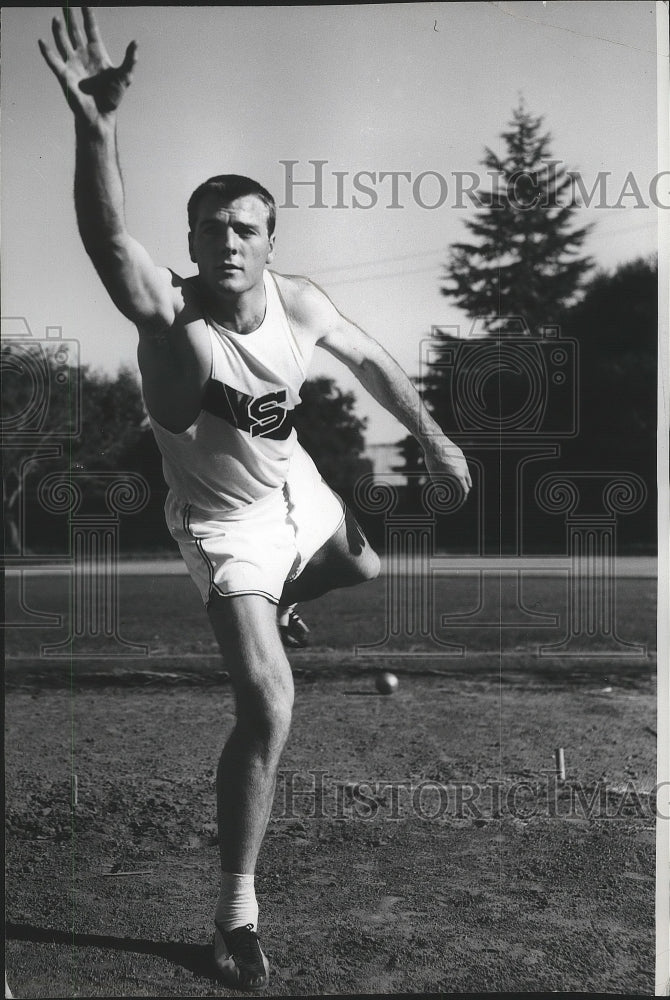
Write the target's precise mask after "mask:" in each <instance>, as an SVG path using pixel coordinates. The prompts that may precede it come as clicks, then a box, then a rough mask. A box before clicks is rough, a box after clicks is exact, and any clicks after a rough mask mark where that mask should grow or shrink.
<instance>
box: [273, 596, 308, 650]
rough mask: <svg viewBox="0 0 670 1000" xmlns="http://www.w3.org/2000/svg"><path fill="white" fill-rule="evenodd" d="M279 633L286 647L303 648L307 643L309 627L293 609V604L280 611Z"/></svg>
mask: <svg viewBox="0 0 670 1000" xmlns="http://www.w3.org/2000/svg"><path fill="white" fill-rule="evenodd" d="M279 634H280V635H281V641H282V642H283V643H284V645H285V646H286V647H287V648H288V649H304V648H305V646H308V645H309V629H308V628H307V626H306V625H305V623H304V621H303V620H302V618H301V617H300V615H299V614H298V612H297V611H296V610H295V605H293V606H292V607H290V608H284V609H283V611H282V612H280V615H279Z"/></svg>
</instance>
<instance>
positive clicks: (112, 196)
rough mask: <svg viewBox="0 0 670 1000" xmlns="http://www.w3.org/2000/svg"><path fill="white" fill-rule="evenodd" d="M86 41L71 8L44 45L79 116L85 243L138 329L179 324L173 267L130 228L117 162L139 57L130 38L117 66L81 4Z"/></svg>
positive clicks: (79, 198) (79, 200)
mask: <svg viewBox="0 0 670 1000" xmlns="http://www.w3.org/2000/svg"><path fill="white" fill-rule="evenodd" d="M82 15H83V26H84V33H85V39H84V37H83V36H82V34H81V31H80V29H79V27H78V25H77V23H76V20H75V19H74V17H73V15H72V13H71V11H70V9H69V8H65V15H64V16H65V25H63V23H62V22H61V21H60V20H59V19H58V18H54V20H53V22H52V28H53V36H54V43H55V50H54V49H53V48H50V47H49V46H47V45H46V44H45V43H44V42H42V41H40V43H39V45H40V50H41V52H42V55H43V56H44V59H45V60H46V62H47V64H48V65H49V67H50V68H51V70H52V71H53V73H54V74H55V76H56V77H57V79H58V81H59V83H60V85H61V88H62V89H63V93H64V94H65V98H66V100H67V103H68V105H69V107H70V109H71V110H72V112H73V114H74V120H75V136H76V165H75V208H76V212H77V223H78V226H79V232H80V234H81V238H82V241H83V243H84V247H85V249H86V252H87V253H88V255H89V257H90V258H91V260H92V262H93V265H94V267H95V269H96V271H97V272H98V274H99V276H100V278H101V280H102V282H103V284H104V285H105V288H106V289H107V291H108V292H109V294H110V296H111V298H112V300H113V302H114V303H115V305H116V306H117V307H118V308H119V309H120V310H121V312H122V313H123V314H124V315H125V316H127V317H128V319H130V320H132V321H133V322H134V323H136V324H137V325H138V326H139V327H140V328H142V327H144V328H152V327H154V328H159V327H165V326H166V325H170V324H171V323H172V322H173V321H174V317H175V308H176V298H175V294H174V291H173V288H172V283H171V275H170V272H169V271H168V270H167V269H165V268H159V267H157V266H156V265H155V264H154V262H153V261H152V260H151V258H150V256H149V254H148V253H147V251H146V250H145V249H144V247H142V246H141V245H140V244H139V243H138V242H137V240H135V239H133V237H132V236H130V234H129V233H128V230H127V228H126V221H125V207H124V193H123V181H122V178H121V170H120V167H119V159H118V149H117V138H116V115H117V109H118V106H119V104H120V103H121V100H122V98H123V95H124V93H125V91H126V90H127V88H128V86H129V85H130V81H131V77H132V73H133V69H134V66H135V59H136V48H137V47H136V45H135V42H131V43H130V44H129V46H128V48H127V50H126V54H125V57H124V60H123V62H122V63H121V65H120V66H118V67H114V66H112V64H111V61H110V59H109V56H108V55H107V52H106V50H105V47H104V44H103V42H102V39H101V37H100V33H99V31H98V26H97V24H96V21H95V17H94V15H93V13H92V11H91V10H90V9H89V8H88V7H83V8H82Z"/></svg>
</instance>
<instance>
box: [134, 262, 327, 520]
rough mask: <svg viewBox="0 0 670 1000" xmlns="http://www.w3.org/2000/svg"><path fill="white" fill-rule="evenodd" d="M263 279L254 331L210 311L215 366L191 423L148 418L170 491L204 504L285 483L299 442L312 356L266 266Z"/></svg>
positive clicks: (231, 501)
mask: <svg viewBox="0 0 670 1000" xmlns="http://www.w3.org/2000/svg"><path fill="white" fill-rule="evenodd" d="M264 283H265V295H266V309H265V316H264V318H263V322H262V323H261V325H260V326H259V327H258V328H257V329H256V330H253V331H252V332H251V333H246V334H241V333H235V332H234V331H232V330H227V329H226V328H225V327H222V326H220V325H219V324H218V323H216V322H215V321H214V320H213V319H212V318H211V317H210V316H207V315H205V322H206V324H207V328H208V331H209V335H210V339H211V343H212V370H211V374H210V377H209V380H208V382H207V385H206V386H205V389H204V393H203V399H202V409H201V411H200V413H199V415H198V417H197V418H196V420H195V421H194V422H193V423H192V424H191V426H190V427H189V428H188V429H187V430H185V431H183V432H182V433H181V434H173V433H172V432H171V431H168V430H166V429H165V428H164V427H162V426H161V425H160V424H158V423H156V421H155V420H153V419H151V417H150V418H149V419H150V422H151V427H152V429H153V432H154V435H155V437H156V441H157V443H158V447H159V448H160V450H161V454H162V456H163V474H164V476H165V481H166V482H167V484H168V486H169V487H170V490H171V491H172V493H173V495H174V496H175V497H176V498H177V499H178V500H181V501H183V502H184V503H190V504H193V505H194V506H195V507H198V508H200V509H201V510H203V511H208V512H221V513H225V511H227V510H239V509H240V508H243V507H245V506H246V505H248V504H250V503H255V502H256V501H259V500H262V499H264V498H265V497H267V496H269V495H270V494H273V493H274V492H275V491H276V490H277V489H281V488H282V487H283V485H284V483H285V482H286V477H287V473H288V463H289V459H290V457H291V453H292V451H293V449H294V447H295V445H296V441H297V436H296V432H295V429H294V427H293V409H294V407H296V406H297V405H298V404H299V403H300V387H301V386H302V384H303V382H304V381H305V378H306V370H307V365H308V364H309V360H310V359H309V356H305V353H304V350H303V351H301V349H300V346H299V345H298V342H297V340H296V338H295V335H294V333H293V331H292V330H291V327H290V324H289V321H288V319H287V316H286V313H285V311H284V306H283V304H282V301H281V299H280V297H279V292H278V290H277V285H276V283H275V280H274V278H273V277H272V276H271V274H270V272H269V271H265V272H264ZM309 346H310V345H309V344H308V343H307V342H306V343H305V350H309Z"/></svg>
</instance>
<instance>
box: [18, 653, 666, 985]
mask: <svg viewBox="0 0 670 1000" xmlns="http://www.w3.org/2000/svg"><path fill="white" fill-rule="evenodd" d="M293 660H294V663H295V664H296V709H295V722H294V728H293V731H292V736H291V739H290V742H289V745H288V747H287V750H286V752H285V756H284V758H283V761H282V771H281V773H280V776H279V780H278V784H277V795H276V800H275V806H274V811H273V817H272V820H271V822H270V827H269V830H268V835H267V837H266V840H265V843H264V846H263V849H262V853H261V858H260V862H259V868H258V873H257V891H258V895H259V900H260V904H261V921H260V932H261V939H262V942H263V944H264V948H265V950H266V952H267V953H268V955H269V957H270V961H271V968H272V971H271V983H270V987H269V990H268V993H269V995H277V996H288V995H325V994H347V993H359V994H361V993H362V994H373V993H377V994H392V993H458V992H503V991H505V992H508V991H509V992H531V991H550V990H554V991H561V992H563V991H581V992H602V993H622V994H623V993H627V994H652V993H653V970H654V850H655V848H654V837H655V834H654V824H655V817H654V802H653V795H652V796H650V794H649V793H650V792H651V791H652V788H653V784H654V780H655V777H654V775H655V725H656V723H655V697H654V692H653V685H652V677H651V671H650V670H649V669H648V667H645V669H643V670H640V669H639V667H638V668H636V671H633V672H630V673H629V674H626V672H625V671H623V672H622V674H621V682H620V683H619V682H617V678H616V677H614V679H612V678H611V677H610V678H609V679H606V680H605V681H604V680H603V678H602V677H600V676H599V675H598V672H597V671H596V672H595V673H594V672H592V673H591V675H590V676H587V675H580V676H579V677H577V676H576V675H575V676H571V675H570V674H569V673H568V675H567V682H566V676H564V677H563V680H562V682H561V683H560V684H559V683H558V682H551V680H548V679H547V677H546V676H544V677H538V676H536V677H533V676H529V675H527V674H526V675H524V674H523V673H514V672H510V671H505V672H504V679H501V678H500V677H498V678H497V680H496V676H495V672H493V673H492V674H489V675H488V676H484V675H482V676H478V675H477V672H476V671H473V672H472V674H471V676H463V675H462V674H461V675H458V673H453V674H450V673H449V672H446V673H444V674H442V675H439V674H437V673H436V672H435V671H433V672H432V673H431V672H428V671H427V672H425V673H423V674H422V673H421V671H420V669H419V666H420V665H417V664H415V665H414V666H413V671H412V673H411V674H409V673H407V674H405V673H403V672H402V671H399V673H400V688H399V690H398V692H397V693H396V694H395V695H393V696H391V697H384V696H382V695H378V694H377V693H376V692H375V689H374V684H373V674H372V672H371V669H369V668H365V669H363V668H362V667H361V666H360V664H359V665H358V667H353V666H352V667H351V669H350V670H349V671H348V672H347V671H342V670H340V671H330V670H325V671H323V672H321V673H320V672H319V671H318V670H314V671H310V670H301V669H300V666H301V664H303V665H304V664H305V663H307V662H308V654H307V653H300V654H296V655H295V656H294V658H293ZM487 673H489V671H488V669H487ZM231 721H232V701H231V693H230V688H229V687H228V686H227V684H226V683H225V682H224V681H222V680H221V679H220V678H219V679H216V678H213V677H212V676H211V675H209V676H208V675H206V674H205V673H202V674H198V672H197V671H196V672H191V673H189V674H188V675H186V674H182V675H180V674H179V673H178V672H177V673H174V672H173V673H172V674H171V675H163V676H162V677H161V676H158V674H153V675H152V674H150V673H148V674H147V673H145V674H144V675H142V674H140V673H137V674H134V675H133V674H132V673H128V674H127V676H126V677H125V679H124V680H123V681H122V680H121V678H120V677H119V678H117V681H116V682H114V681H113V678H110V677H107V678H106V679H105V678H103V677H102V676H100V677H99V678H98V681H95V677H94V674H93V673H91V672H87V670H86V668H85V667H84V666H81V665H78V666H77V673H76V680H75V681H74V683H73V686H72V687H71V689H68V688H67V686H66V687H63V685H62V684H60V685H54V686H53V687H45V686H43V685H41V684H40V683H39V680H35V679H33V680H31V678H30V676H29V675H28V674H24V675H19V674H16V675H10V678H9V682H8V689H7V693H6V729H7V744H6V746H7V757H6V780H7V792H6V795H7V824H8V833H7V841H6V860H7V874H6V893H7V895H6V899H7V904H6V907H7V938H8V940H7V959H6V963H7V970H8V978H9V983H10V986H11V988H12V990H13V992H14V995H15V996H17V997H57V996H73V997H74V996H80V997H92V996H119V997H120V996H191V997H194V996H196V997H197V996H218V995H225V994H226V991H225V990H224V989H222V988H221V987H220V986H219V985H218V984H217V983H216V982H215V981H214V980H213V979H212V978H211V969H210V965H209V962H210V947H209V942H210V939H211V931H212V923H211V920H212V912H213V907H214V904H215V900H216V897H217V893H218V885H217V847H216V827H215V805H214V789H213V779H214V768H215V764H216V756H217V754H218V749H219V747H220V745H221V743H222V741H223V739H224V737H225V735H226V732H227V731H228V729H229V727H230V725H231ZM559 746H561V747H564V748H565V760H566V771H567V773H566V781H565V783H559V782H557V780H556V777H555V768H554V749H555V748H556V747H559ZM74 775H76V779H77V780H76V800H77V804H76V806H75V807H71V802H72V799H73V785H74V780H73V779H74ZM315 789H316V790H315ZM417 789H418V790H417Z"/></svg>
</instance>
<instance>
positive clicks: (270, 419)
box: [249, 389, 287, 437]
mask: <svg viewBox="0 0 670 1000" xmlns="http://www.w3.org/2000/svg"><path fill="white" fill-rule="evenodd" d="M285 402H286V389H280V390H279V392H268V393H267V395H265V396H259V397H258V398H257V399H252V400H250V401H249V422H250V424H251V428H250V429H251V436H252V437H269V436H274V433H273V432H275V431H277V430H279V428H280V427H281V425H282V424H283V423H284V421H285V420H286V415H287V414H286V409H285V407H283V406H282V405H281V404H282V403H285Z"/></svg>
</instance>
